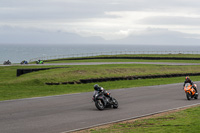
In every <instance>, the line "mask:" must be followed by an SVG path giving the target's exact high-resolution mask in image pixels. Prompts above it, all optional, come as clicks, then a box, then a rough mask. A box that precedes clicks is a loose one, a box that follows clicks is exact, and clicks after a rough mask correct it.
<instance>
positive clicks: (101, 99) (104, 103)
mask: <svg viewBox="0 0 200 133" xmlns="http://www.w3.org/2000/svg"><path fill="white" fill-rule="evenodd" d="M109 94H110V93H109ZM93 101H94V102H95V106H96V108H97V109H99V110H104V108H106V107H113V108H115V109H116V108H118V102H117V100H116V99H115V98H111V97H106V96H105V95H104V94H103V93H102V92H98V93H97V94H95V95H94V96H93Z"/></svg>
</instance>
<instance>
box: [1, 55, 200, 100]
mask: <svg viewBox="0 0 200 133" xmlns="http://www.w3.org/2000/svg"><path fill="white" fill-rule="evenodd" d="M119 56H130V55H119ZM132 56H147V55H132ZM148 56H153V57H159V56H161V57H163V56H164V57H171V56H172V57H186V56H188V57H193V58H198V57H199V55H182V54H180V55H148ZM93 61H94V62H96V61H97V60H93ZM107 61H108V60H107ZM148 61H152V60H148ZM185 62H186V61H185ZM187 62H188V61H187ZM45 67H48V68H49V67H60V66H9V67H0V79H1V80H0V100H9V99H19V98H28V97H38V96H49V95H59V94H68V93H79V92H89V91H93V88H92V87H93V85H94V84H95V83H91V84H75V85H59V86H55V85H54V86H48V85H46V84H45V83H46V82H69V81H78V80H80V79H89V78H106V77H120V76H122V77H123V76H141V75H158V74H172V73H195V72H199V70H200V66H168V65H142V64H110V65H88V66H85V65H84V66H62V67H65V68H57V69H49V70H42V71H37V72H32V73H28V74H24V75H21V76H19V77H16V70H17V69H25V68H45ZM191 78H192V80H193V81H199V80H200V76H194V77H191ZM183 81H184V77H177V78H160V79H140V80H127V81H125V80H123V81H110V82H101V83H98V84H100V85H101V86H104V87H105V88H106V89H119V88H130V87H138V86H150V85H160V84H171V83H180V82H183Z"/></svg>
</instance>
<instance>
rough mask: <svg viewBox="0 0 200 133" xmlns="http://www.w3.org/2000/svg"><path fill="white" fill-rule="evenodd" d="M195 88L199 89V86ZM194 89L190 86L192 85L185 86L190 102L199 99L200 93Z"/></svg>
mask: <svg viewBox="0 0 200 133" xmlns="http://www.w3.org/2000/svg"><path fill="white" fill-rule="evenodd" d="M194 87H196V88H197V85H196V84H194ZM194 87H193V86H192V85H191V84H190V83H186V84H185V87H184V91H185V94H186V97H187V99H188V100H190V99H192V98H194V99H198V95H199V94H198V93H196V91H195V89H194Z"/></svg>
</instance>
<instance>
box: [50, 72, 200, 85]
mask: <svg viewBox="0 0 200 133" xmlns="http://www.w3.org/2000/svg"><path fill="white" fill-rule="evenodd" d="M199 75H200V73H176V74H161V75H143V76H125V77H106V78H93V79H80V80H79V81H70V82H61V83H52V82H50V83H46V85H60V84H63V85H64V84H87V83H95V82H106V81H118V80H138V79H153V78H171V77H182V76H199Z"/></svg>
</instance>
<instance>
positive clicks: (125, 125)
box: [78, 106, 200, 133]
mask: <svg viewBox="0 0 200 133" xmlns="http://www.w3.org/2000/svg"><path fill="white" fill-rule="evenodd" d="M177 111H178V112H177ZM177 111H171V113H169V112H168V113H162V114H159V115H155V116H150V118H149V117H147V118H143V119H138V120H131V121H125V122H120V123H116V124H111V125H110V126H107V127H102V128H93V129H89V130H84V131H80V132H78V133H144V132H145V133H188V132H190V133H198V132H199V131H200V125H199V123H200V115H199V113H200V106H196V107H193V108H188V109H185V110H181V111H180V110H177Z"/></svg>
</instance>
